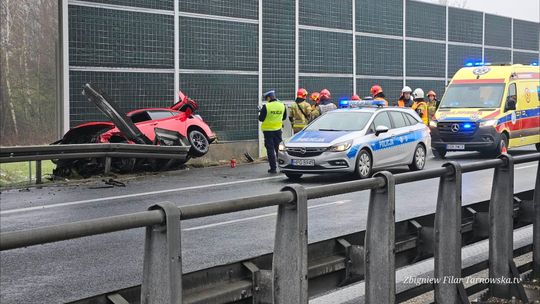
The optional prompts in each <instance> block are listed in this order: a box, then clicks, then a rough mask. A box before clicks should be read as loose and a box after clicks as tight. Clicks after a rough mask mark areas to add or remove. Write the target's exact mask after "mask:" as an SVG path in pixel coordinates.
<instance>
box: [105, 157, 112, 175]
mask: <svg viewBox="0 0 540 304" xmlns="http://www.w3.org/2000/svg"><path fill="white" fill-rule="evenodd" d="M111 163H112V158H111V157H110V156H107V157H105V168H104V169H103V173H104V174H105V175H109V174H110V173H111Z"/></svg>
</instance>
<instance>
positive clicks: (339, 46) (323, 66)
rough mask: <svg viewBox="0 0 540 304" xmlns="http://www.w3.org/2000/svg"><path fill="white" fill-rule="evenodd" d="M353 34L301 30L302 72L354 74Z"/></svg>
mask: <svg viewBox="0 0 540 304" xmlns="http://www.w3.org/2000/svg"><path fill="white" fill-rule="evenodd" d="M352 49H353V48H352V34H344V33H334V32H323V31H313V30H300V55H299V57H300V67H299V68H300V72H307V73H347V74H352V65H353V54H352Z"/></svg>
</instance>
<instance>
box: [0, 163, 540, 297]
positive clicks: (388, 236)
mask: <svg viewBox="0 0 540 304" xmlns="http://www.w3.org/2000/svg"><path fill="white" fill-rule="evenodd" d="M539 160H540V153H535V154H529V155H523V156H517V157H511V156H509V155H501V156H500V157H499V158H497V159H493V160H486V161H481V162H475V163H469V164H463V165H460V164H458V163H456V162H449V163H447V164H445V165H443V167H441V168H436V169H429V170H424V171H417V172H408V173H402V174H396V175H393V174H391V173H389V172H380V173H377V174H375V176H374V177H372V178H369V179H364V180H357V181H350V182H344V183H339V184H331V185H323V186H316V187H311V188H305V187H302V186H300V185H289V186H287V187H285V188H283V190H282V191H281V192H278V193H273V194H266V195H259V196H253V197H248V198H242V199H234V200H227V201H221V202H214V203H205V204H199V205H192V206H183V207H177V206H174V205H172V204H170V203H164V204H158V205H155V206H152V207H150V208H149V210H148V211H145V212H139V213H133V214H126V215H120V216H113V217H106V218H101V219H94V220H88V221H81V222H75V223H68V224H61V225H56V226H49V227H44V228H36V229H30V230H24V231H15V232H7V233H2V234H0V240H1V241H0V250H2V251H3V250H8V249H14V248H21V247H25V246H31V245H36V244H45V243H50V242H56V241H62V240H68V239H73V238H79V237H83V236H89V235H97V234H102V233H109V232H114V231H121V230H126V229H132V228H138V227H146V240H145V253H144V254H145V256H144V267H143V282H142V286H141V288H140V293H139V295H140V297H138V299H136V300H135V302H139V301H140V302H141V303H230V302H235V303H240V302H241V301H245V300H246V299H248V298H251V299H252V302H253V303H307V302H308V295H310V294H311V295H313V294H314V293H316V292H317V291H319V292H320V291H321V290H325V287H324V286H321V285H330V286H331V287H336V285H337V286H342V285H345V284H349V283H351V282H355V281H358V280H361V279H362V278H364V279H365V282H366V298H365V302H366V303H395V301H396V293H395V269H396V266H404V265H408V264H411V263H413V262H415V261H418V260H421V259H425V258H426V257H429V256H431V255H433V256H434V259H435V272H434V273H435V277H436V278H444V277H447V276H454V277H455V278H461V277H462V269H461V257H460V253H461V247H462V244H467V243H470V242H474V241H477V240H479V239H483V238H484V239H485V238H486V237H489V240H490V242H489V244H490V245H489V251H490V255H489V257H490V259H489V276H490V277H506V278H514V277H516V276H517V275H519V273H517V270H516V267H515V264H513V254H514V252H513V250H512V236H513V234H512V231H513V229H514V226H519V225H526V224H531V223H532V224H533V227H534V228H533V231H534V235H533V246H532V248H529V249H528V250H529V251H530V250H531V249H532V250H533V262H532V264H531V268H532V269H533V273H534V276H536V277H538V276H540V253H539V251H540V233H538V229H539V226H540V201H539V200H540V195H539V193H540V181H539V180H540V166H539V167H538V168H539V169H538V172H537V178H536V185H535V190H534V195H532V194H529V196H534V197H533V198H532V197H529V198H530V202H529V201H527V203H525V202H523V201H522V200H523V198H520V197H514V193H513V182H514V178H513V177H514V176H513V172H514V164H519V163H525V162H531V161H539ZM491 168H495V172H494V178H493V185H492V194H491V200H490V202H489V203H488V202H486V203H484V204H483V205H481V206H476V205H473V206H467V207H461V205H462V202H461V193H462V192H461V177H462V174H464V173H467V172H473V171H479V170H483V169H491ZM431 178H439V179H440V181H439V194H438V200H437V211H436V213H435V214H434V215H430V216H425V217H420V218H417V219H414V220H407V221H404V222H398V223H395V206H394V204H395V186H396V185H398V184H403V183H408V182H412V181H418V180H425V179H431ZM368 189H369V190H370V191H371V192H370V201H369V212H368V223H367V228H366V231H365V232H360V233H359V234H357V235H355V236H343V237H340V238H338V239H337V240H336V242H334V243H329V241H323V242H319V243H315V244H311V245H310V247H308V244H307V200H308V199H314V198H321V197H327V196H333V195H338V194H345V193H350V192H356V191H362V190H368ZM516 203H517V204H518V207H517V209H516V206H515V205H516ZM268 206H278V214H277V222H276V236H275V243H274V253H273V255H271V259H270V260H269V258H268V256H262V257H257V258H254V259H251V260H249V261H244V262H243V263H241V264H240V263H236V264H233V265H224V266H218V267H215V268H213V269H210V270H206V271H204V270H203V271H199V272H196V273H192V274H187V275H181V274H182V269H181V256H182V252H181V248H180V246H181V241H180V240H181V235H180V234H181V230H180V224H181V220H186V219H194V218H200V217H206V216H212V215H217V214H224V213H230V212H236V211H242V210H249V209H256V208H263V207H268ZM464 210H465V212H466V213H467V216H464V214H463V213H464V212H463V211H464ZM430 222H431V223H430ZM404 231H405V232H404ZM411 232H415V233H416V234H411ZM467 233H472V235H469V234H467ZM362 240H363V241H362ZM331 241H333V240H330V242H331ZM325 246H326V247H329V248H330V250H329V248H326V249H325V248H324V247H325ZM336 247H341V248H340V250H338V251H344V252H345V257H344V258H341V259H340V258H335V257H330V258H329V257H325V256H322V255H320V253H319V252H320V251H332V250H335V248H336ZM332 248H333V249H332ZM308 251H309V255H310V259H311V263H308ZM523 251H527V249H523ZM265 269H271V270H265ZM343 270H344V275H343V273H342V272H343ZM337 271H341V272H340V273H339V274H338V273H337ZM336 274H338V275H337V276H336ZM240 277H243V278H244V279H238V278H240ZM246 277H249V278H250V280H246V279H245V278H246ZM321 277H325V278H326V280H325V281H324V283H321V282H322V281H321V280H319V279H318V278H321ZM187 278H189V280H186V279H187ZM234 278H236V279H237V280H235V279H234ZM308 280H309V282H308ZM196 282H198V283H200V286H196V287H197V288H195V286H194V284H196ZM329 282H330V283H329ZM183 283H185V285H186V286H185V287H190V288H189V289H187V288H184V289H183V288H182V287H183ZM218 283H219V284H218ZM218 285H219V288H218V287H217V286H218ZM205 286H213V287H214V288H213V289H211V290H212V293H208V294H206V295H205V293H204V292H202V290H204V287H205ZM488 288H489V292H490V294H491V295H493V296H498V297H501V298H510V297H512V296H517V297H519V298H521V299H524V300H526V295H525V294H524V292H523V286H522V285H521V284H520V283H515V284H510V285H506V284H490V285H489V286H488ZM434 289H435V300H436V302H437V303H456V302H459V301H461V303H468V300H467V298H466V293H465V289H464V287H463V284H435V286H434ZM194 290H197V292H195V293H194ZM312 290H313V291H315V292H312ZM326 290H328V288H326ZM208 291H210V289H208ZM308 291H309V293H308ZM129 293H131V294H133V289H131V290H130V291H125V293H124V294H129ZM132 296H133V295H132ZM104 297H106V298H107V299H108V301H112V302H113V303H121V302H115V301H117V300H118V301H124V303H125V302H126V301H125V299H124V297H123V296H121V295H120V293H113V294H109V295H104ZM95 299H97V298H95ZM100 299H101V298H100ZM113 299H116V300H113ZM101 300H102V299H101ZM83 302H84V303H91V302H92V301H91V300H87V301H85V300H83V301H81V302H80V303H83ZM98 302H99V301H98Z"/></svg>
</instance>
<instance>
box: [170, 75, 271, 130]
mask: <svg viewBox="0 0 540 304" xmlns="http://www.w3.org/2000/svg"><path fill="white" fill-rule="evenodd" d="M257 84H258V77H257V76H250V75H200V74H181V75H180V88H181V89H182V90H183V91H184V92H185V93H186V94H187V95H188V96H190V97H191V98H193V99H194V100H196V101H197V102H198V103H199V106H200V107H199V110H198V113H199V114H200V115H201V116H202V117H203V119H204V120H205V121H206V122H207V123H208V124H209V125H210V127H211V128H212V130H213V131H214V132H216V134H217V135H218V137H219V139H220V140H226V141H228V140H247V139H256V138H257V134H258V126H259V125H258V120H257V105H258V101H259V98H260V97H259V96H258V88H257ZM278 97H279V92H278Z"/></svg>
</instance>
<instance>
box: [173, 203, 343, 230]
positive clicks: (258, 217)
mask: <svg viewBox="0 0 540 304" xmlns="http://www.w3.org/2000/svg"><path fill="white" fill-rule="evenodd" d="M350 201H351V200H342V201H335V202H331V203H324V204H319V205H315V206H310V207H308V209H317V208H322V207H328V206H332V205H342V204H345V203H348V202H350ZM276 215H277V213H276V212H274V213H267V214H261V215H255V216H250V217H244V218H241V219H236V220H230V221H224V222H219V223H214V224H207V225H201V226H195V227H191V228H186V229H182V231H194V230H202V229H206V228H212V227H217V226H223V225H228V224H234V223H239V222H245V221H250V220H256V219H260V218H265V217H272V216H276Z"/></svg>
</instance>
